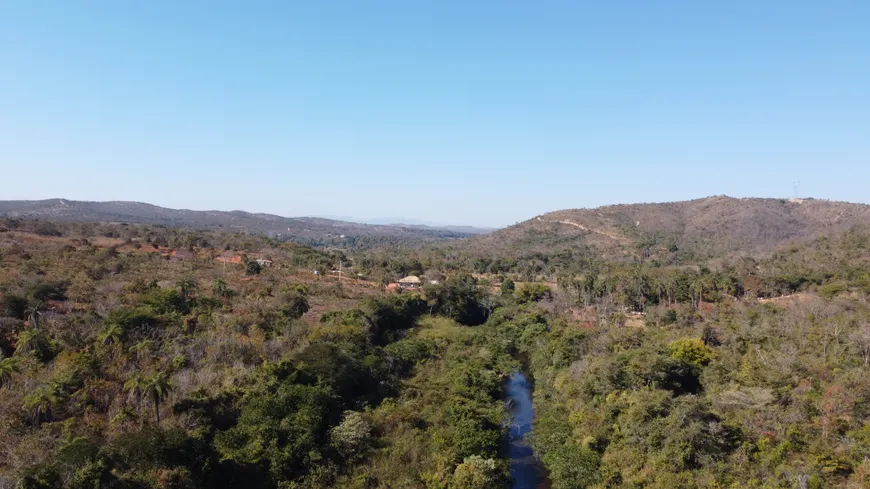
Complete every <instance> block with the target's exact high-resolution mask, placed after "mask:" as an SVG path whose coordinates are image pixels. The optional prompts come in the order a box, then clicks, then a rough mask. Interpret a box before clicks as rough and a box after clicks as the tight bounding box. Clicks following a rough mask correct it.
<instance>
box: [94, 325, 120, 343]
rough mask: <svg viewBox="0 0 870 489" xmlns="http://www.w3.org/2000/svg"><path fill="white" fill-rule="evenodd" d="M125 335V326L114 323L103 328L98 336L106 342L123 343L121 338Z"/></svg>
mask: <svg viewBox="0 0 870 489" xmlns="http://www.w3.org/2000/svg"><path fill="white" fill-rule="evenodd" d="M123 336H124V328H122V327H121V325H120V324H117V323H112V324H109V325H107V326H106V327H105V328H103V331H102V332H101V333H100V335H99V336H97V340H98V341H99V342H100V343H102V344H104V345H108V344H112V343H115V344H117V343H121V338H122V337H123Z"/></svg>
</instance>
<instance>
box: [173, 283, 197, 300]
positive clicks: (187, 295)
mask: <svg viewBox="0 0 870 489" xmlns="http://www.w3.org/2000/svg"><path fill="white" fill-rule="evenodd" d="M175 285H177V286H178V289H179V291H181V297H183V298H184V300H186V301H189V300H190V299H191V298H192V297H193V294H194V293H195V292H196V281H195V280H191V279H184V280H179V281H178V282H177V283H176V284H175Z"/></svg>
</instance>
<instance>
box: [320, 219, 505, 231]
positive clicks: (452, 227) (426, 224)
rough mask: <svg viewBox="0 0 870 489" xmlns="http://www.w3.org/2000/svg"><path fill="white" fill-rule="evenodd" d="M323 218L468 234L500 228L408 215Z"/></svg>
mask: <svg viewBox="0 0 870 489" xmlns="http://www.w3.org/2000/svg"><path fill="white" fill-rule="evenodd" d="M316 217H320V218H323V219H330V220H334V221H345V222H356V223H360V224H375V225H381V226H401V227H415V228H421V229H444V230H447V231H455V232H457V233H466V234H487V233H491V232H493V231H495V230H496V229H498V228H489V227H480V226H462V225H457V224H444V223H438V222H432V221H424V220H421V219H414V218H408V217H377V218H372V219H362V218H358V217H348V216H316Z"/></svg>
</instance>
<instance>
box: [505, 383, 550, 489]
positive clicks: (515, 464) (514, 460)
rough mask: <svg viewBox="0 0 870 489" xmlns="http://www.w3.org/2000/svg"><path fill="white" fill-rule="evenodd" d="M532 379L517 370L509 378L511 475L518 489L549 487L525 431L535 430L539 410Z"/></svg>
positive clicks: (506, 387) (546, 488)
mask: <svg viewBox="0 0 870 489" xmlns="http://www.w3.org/2000/svg"><path fill="white" fill-rule="evenodd" d="M532 388H533V386H532V383H531V382H529V380H528V379H527V378H526V376H525V375H524V374H523V373H522V372H514V373H513V374H512V375H511V376H510V378H509V379H508V380H507V381H506V382H505V395H506V397H507V402H508V406H509V409H510V414H511V421H510V426H509V432H510V446H509V447H508V456H509V457H510V460H511V477H512V478H513V480H514V484H513V488H514V489H548V488H549V487H550V483H549V480H548V479H547V472H546V470H545V469H544V466H543V465H542V464H541V462H540V461H539V460H538V459H537V458H535V453H534V451H533V450H532V447H531V446H529V444H528V442H527V441H526V438H525V435H526V434H527V433H529V432H530V431H532V421H534V419H535V410H534V408H533V407H532Z"/></svg>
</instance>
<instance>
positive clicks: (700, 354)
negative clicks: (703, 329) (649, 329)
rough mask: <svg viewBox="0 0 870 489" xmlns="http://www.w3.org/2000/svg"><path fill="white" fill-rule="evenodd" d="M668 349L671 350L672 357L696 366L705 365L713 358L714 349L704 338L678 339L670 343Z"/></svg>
mask: <svg viewBox="0 0 870 489" xmlns="http://www.w3.org/2000/svg"><path fill="white" fill-rule="evenodd" d="M668 349H669V350H670V351H671V357H672V358H674V359H676V360H680V361H682V362H685V363H688V364H689V365H692V366H694V367H699V368H700V367H703V366H704V365H707V364H708V363H710V360H712V359H713V350H712V349H710V347H709V346H707V345H706V344H705V343H704V341H703V340H700V339H697V338H685V339H682V340H676V341H674V342H673V343H671V344H670V345H668Z"/></svg>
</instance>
